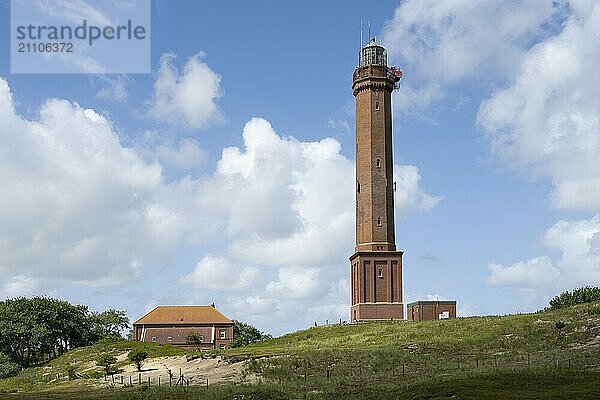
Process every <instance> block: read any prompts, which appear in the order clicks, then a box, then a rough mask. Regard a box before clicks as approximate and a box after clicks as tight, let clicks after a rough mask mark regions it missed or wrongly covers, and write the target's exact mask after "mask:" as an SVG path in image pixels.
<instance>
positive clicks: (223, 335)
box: [221, 330, 225, 339]
mask: <svg viewBox="0 0 600 400" xmlns="http://www.w3.org/2000/svg"><path fill="white" fill-rule="evenodd" d="M221 339H225V331H223V330H222V331H221Z"/></svg>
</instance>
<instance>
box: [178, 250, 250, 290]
mask: <svg viewBox="0 0 600 400" xmlns="http://www.w3.org/2000/svg"><path fill="white" fill-rule="evenodd" d="M258 280H259V273H258V269H257V268H255V267H240V266H236V265H232V264H231V262H230V260H228V259H227V258H224V257H217V256H213V255H207V256H205V257H204V258H202V260H200V262H199V263H198V264H197V265H196V267H195V268H194V270H193V271H192V273H191V274H189V275H186V276H184V277H182V278H181V279H180V280H179V281H180V283H182V284H185V285H192V286H193V287H195V288H198V289H248V288H250V289H251V288H253V287H254V286H255V285H256V284H257V283H258Z"/></svg>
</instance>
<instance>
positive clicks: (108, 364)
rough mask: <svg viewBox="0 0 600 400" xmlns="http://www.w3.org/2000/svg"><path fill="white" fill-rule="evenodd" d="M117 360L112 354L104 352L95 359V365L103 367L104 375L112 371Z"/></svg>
mask: <svg viewBox="0 0 600 400" xmlns="http://www.w3.org/2000/svg"><path fill="white" fill-rule="evenodd" d="M116 362H117V359H116V358H115V356H113V355H112V354H108V353H104V354H102V355H101V356H100V357H98V359H97V360H96V365H97V366H99V367H102V368H104V372H105V373H106V375H110V374H111V373H112V372H113V365H114V364H115V363H116Z"/></svg>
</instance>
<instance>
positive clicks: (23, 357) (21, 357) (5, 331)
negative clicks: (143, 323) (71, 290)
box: [0, 297, 129, 368]
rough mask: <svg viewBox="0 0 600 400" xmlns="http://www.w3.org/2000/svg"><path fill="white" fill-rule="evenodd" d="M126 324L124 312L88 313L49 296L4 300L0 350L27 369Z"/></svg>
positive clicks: (0, 305) (0, 306)
mask: <svg viewBox="0 0 600 400" xmlns="http://www.w3.org/2000/svg"><path fill="white" fill-rule="evenodd" d="M128 324H129V320H128V319H127V317H126V316H125V311H118V310H113V309H110V310H107V311H104V312H101V313H90V312H89V310H88V308H87V306H82V305H73V304H70V303H68V302H66V301H63V300H57V299H52V298H49V297H33V298H30V299H28V298H24V297H19V298H14V299H7V300H3V301H0V352H2V353H4V354H5V355H7V356H8V357H9V358H10V360H11V361H12V362H14V363H17V364H18V365H19V366H20V367H22V368H28V367H30V366H32V365H38V364H40V363H42V362H46V361H48V360H51V359H53V358H56V357H58V356H59V355H61V354H63V353H64V352H66V351H69V350H71V349H74V348H76V347H81V346H87V345H89V344H92V343H95V342H96V341H98V340H100V339H102V338H103V337H106V335H111V334H119V333H120V331H121V330H122V329H123V328H126V327H127V326H128Z"/></svg>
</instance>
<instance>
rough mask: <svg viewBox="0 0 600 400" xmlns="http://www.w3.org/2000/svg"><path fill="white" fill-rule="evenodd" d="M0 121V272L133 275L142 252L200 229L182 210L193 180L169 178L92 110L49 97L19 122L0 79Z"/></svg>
mask: <svg viewBox="0 0 600 400" xmlns="http://www.w3.org/2000/svg"><path fill="white" fill-rule="evenodd" d="M0 121H2V124H0V141H1V142H2V146H1V147H0V184H1V185H2V187H3V188H4V189H3V190H2V193H1V194H0V226H1V227H2V228H1V231H0V278H5V279H11V277H13V278H14V277H15V276H16V275H21V276H22V277H21V278H19V282H23V281H25V280H26V279H32V278H40V279H46V280H48V281H53V282H57V281H58V282H61V281H62V282H79V283H86V284H91V285H114V284H119V283H123V282H129V281H131V280H132V279H135V277H136V276H137V274H138V273H139V272H140V269H141V268H142V264H143V261H144V259H145V258H147V257H150V256H152V255H155V254H158V253H160V252H161V251H163V250H164V251H166V250H168V249H169V248H171V246H173V245H174V243H177V241H178V240H179V238H180V237H181V236H182V235H183V233H184V232H185V231H186V229H188V228H189V229H199V228H200V227H201V226H202V225H200V226H194V225H192V223H191V222H190V221H189V220H188V219H187V216H186V215H184V213H183V211H184V209H182V208H180V207H179V206H180V205H182V204H185V202H184V200H182V199H185V198H188V199H189V198H194V196H195V194H194V193H195V192H194V191H195V186H194V185H190V184H188V183H186V181H185V180H182V181H180V182H172V183H167V182H165V179H164V177H163V174H162V168H161V166H160V165H159V164H158V163H148V162H145V161H144V160H143V159H142V158H141V157H140V155H139V154H138V153H137V152H136V151H134V150H133V149H129V148H125V147H123V146H122V145H121V144H120V142H119V139H118V135H117V133H116V132H115V131H114V129H113V126H112V124H111V122H110V121H109V120H107V119H106V118H105V117H103V116H102V115H100V114H98V113H96V112H95V111H94V110H91V109H84V108H82V107H80V106H79V105H77V104H72V103H69V102H67V101H64V100H48V101H46V102H45V103H44V104H42V106H41V107H40V109H39V118H38V119H37V120H33V121H29V120H25V119H23V118H22V117H20V116H18V115H17V114H16V112H15V109H14V106H13V102H12V95H11V93H10V89H9V87H8V84H7V82H6V81H5V80H3V79H0ZM186 205H187V204H186ZM189 210H190V211H189V212H190V213H192V214H193V213H194V210H197V207H196V208H194V207H190V208H189ZM186 221H187V222H186ZM199 221H201V219H199ZM13 287H17V286H15V285H13Z"/></svg>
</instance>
